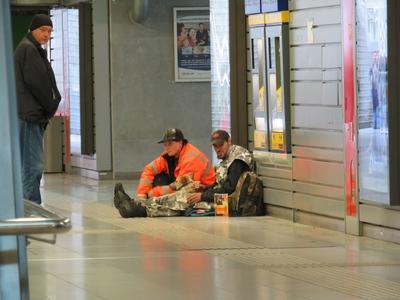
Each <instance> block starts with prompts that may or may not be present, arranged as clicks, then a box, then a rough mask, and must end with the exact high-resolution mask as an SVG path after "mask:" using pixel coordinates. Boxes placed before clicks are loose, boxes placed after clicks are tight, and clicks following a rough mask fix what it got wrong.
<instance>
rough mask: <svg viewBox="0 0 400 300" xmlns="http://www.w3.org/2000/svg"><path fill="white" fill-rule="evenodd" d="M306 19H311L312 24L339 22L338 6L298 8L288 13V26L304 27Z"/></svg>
mask: <svg viewBox="0 0 400 300" xmlns="http://www.w3.org/2000/svg"><path fill="white" fill-rule="evenodd" d="M308 21H312V22H313V24H314V26H321V25H331V24H340V22H341V12H340V6H330V7H321V8H316V9H313V10H298V11H293V12H291V13H290V27H306V26H307V22H308Z"/></svg>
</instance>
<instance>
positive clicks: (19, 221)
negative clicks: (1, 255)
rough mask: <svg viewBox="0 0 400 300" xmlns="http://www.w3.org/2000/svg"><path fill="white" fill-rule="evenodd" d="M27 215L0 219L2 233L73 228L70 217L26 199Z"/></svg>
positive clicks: (25, 210) (0, 231)
mask: <svg viewBox="0 0 400 300" xmlns="http://www.w3.org/2000/svg"><path fill="white" fill-rule="evenodd" d="M24 212H25V217H23V218H15V219H6V220H0V235H17V234H24V235H26V234H42V233H62V232H66V231H68V230H70V229H71V221H70V219H69V218H66V217H62V216H59V215H57V214H56V213H54V212H52V211H50V210H48V209H45V208H44V207H42V206H40V205H38V204H36V203H34V202H32V201H29V200H24Z"/></svg>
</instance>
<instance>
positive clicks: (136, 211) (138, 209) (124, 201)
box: [114, 183, 147, 218]
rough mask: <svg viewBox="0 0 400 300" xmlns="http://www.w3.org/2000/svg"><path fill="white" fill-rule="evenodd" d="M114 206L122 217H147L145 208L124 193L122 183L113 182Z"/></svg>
mask: <svg viewBox="0 0 400 300" xmlns="http://www.w3.org/2000/svg"><path fill="white" fill-rule="evenodd" d="M114 206H115V207H116V208H117V209H118V211H119V214H120V215H121V216H122V217H123V218H134V217H147V212H146V208H145V207H144V206H142V205H141V204H140V202H137V201H135V200H134V199H131V197H129V196H128V194H127V193H125V190H124V188H123V186H122V183H116V184H115V187H114Z"/></svg>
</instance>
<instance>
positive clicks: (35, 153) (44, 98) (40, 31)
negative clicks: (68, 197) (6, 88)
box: [14, 14, 61, 204]
mask: <svg viewBox="0 0 400 300" xmlns="http://www.w3.org/2000/svg"><path fill="white" fill-rule="evenodd" d="M52 31H53V23H52V21H51V19H50V17H49V16H47V15H44V14H37V15H35V16H34V17H33V19H32V22H31V24H30V26H29V32H28V33H27V35H26V36H25V37H24V38H23V39H22V40H21V42H20V43H19V45H18V47H17V49H16V50H15V55H14V58H15V79H16V87H17V101H18V118H19V126H20V144H21V166H22V185H23V194H24V198H25V199H28V200H31V201H33V202H36V203H38V204H40V203H41V202H42V199H41V196H40V180H41V178H42V173H43V134H44V130H45V128H46V126H47V124H48V123H49V120H50V119H51V118H52V117H53V116H54V114H55V112H56V111H57V108H58V104H59V103H60V100H61V95H60V92H59V91H58V88H57V85H56V80H55V77H54V72H53V69H52V68H51V65H50V62H49V61H48V59H47V52H46V50H45V49H44V48H43V47H42V46H43V45H46V44H47V42H48V41H49V40H50V36H51V32H52Z"/></svg>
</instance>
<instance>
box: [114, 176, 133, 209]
mask: <svg viewBox="0 0 400 300" xmlns="http://www.w3.org/2000/svg"><path fill="white" fill-rule="evenodd" d="M130 201H132V199H131V197H129V196H128V194H127V193H125V190H124V188H123V186H122V183H120V182H118V183H116V184H115V186H114V206H115V208H116V209H119V208H120V206H121V205H123V204H125V203H126V202H128V203H129V202H130Z"/></svg>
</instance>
